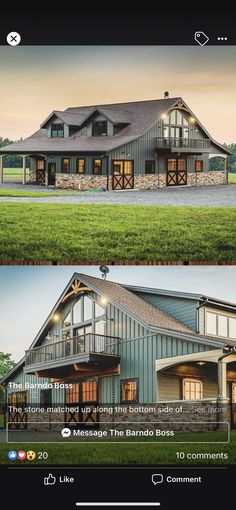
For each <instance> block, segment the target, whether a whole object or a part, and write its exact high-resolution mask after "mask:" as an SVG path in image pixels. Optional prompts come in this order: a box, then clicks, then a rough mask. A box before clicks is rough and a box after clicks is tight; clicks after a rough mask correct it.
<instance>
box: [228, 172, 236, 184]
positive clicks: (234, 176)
mask: <svg viewBox="0 0 236 510" xmlns="http://www.w3.org/2000/svg"><path fill="white" fill-rule="evenodd" d="M229 183H230V184H236V173H235V174H229Z"/></svg>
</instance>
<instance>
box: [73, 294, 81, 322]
mask: <svg viewBox="0 0 236 510" xmlns="http://www.w3.org/2000/svg"><path fill="white" fill-rule="evenodd" d="M81 305H82V301H81V299H79V301H77V303H75V305H74V307H73V324H78V323H79V322H82V306H81Z"/></svg>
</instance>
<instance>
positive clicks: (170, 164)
mask: <svg viewBox="0 0 236 510" xmlns="http://www.w3.org/2000/svg"><path fill="white" fill-rule="evenodd" d="M176 161H177V160H176V159H168V161H167V170H168V172H170V171H173V172H174V171H176Z"/></svg>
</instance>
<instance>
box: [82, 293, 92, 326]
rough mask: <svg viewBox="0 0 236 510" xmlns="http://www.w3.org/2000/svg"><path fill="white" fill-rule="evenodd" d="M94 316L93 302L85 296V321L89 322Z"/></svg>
mask: <svg viewBox="0 0 236 510" xmlns="http://www.w3.org/2000/svg"><path fill="white" fill-rule="evenodd" d="M92 315H93V302H92V300H91V299H90V298H88V297H87V296H84V321H88V320H89V319H91V318H92Z"/></svg>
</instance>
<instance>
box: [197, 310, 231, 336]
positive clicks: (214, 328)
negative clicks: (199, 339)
mask: <svg viewBox="0 0 236 510" xmlns="http://www.w3.org/2000/svg"><path fill="white" fill-rule="evenodd" d="M205 333H206V334H207V335H213V336H221V337H224V338H232V339H234V340H236V317H230V316H229V315H223V314H219V313H214V312H210V311H206V327H205Z"/></svg>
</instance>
